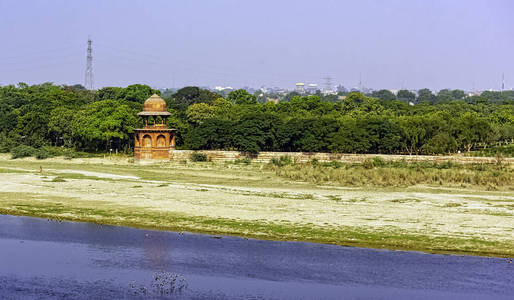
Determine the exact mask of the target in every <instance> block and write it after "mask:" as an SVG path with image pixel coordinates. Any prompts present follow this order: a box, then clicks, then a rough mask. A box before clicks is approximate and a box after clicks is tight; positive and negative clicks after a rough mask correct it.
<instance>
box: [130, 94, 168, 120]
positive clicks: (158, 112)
mask: <svg viewBox="0 0 514 300" xmlns="http://www.w3.org/2000/svg"><path fill="white" fill-rule="evenodd" d="M138 115H139V116H169V115H171V114H170V113H169V112H168V111H167V110H166V102H164V100H163V99H162V98H161V97H159V95H157V94H153V95H152V96H151V97H150V98H148V99H146V101H145V103H144V104H143V111H142V112H140V113H138Z"/></svg>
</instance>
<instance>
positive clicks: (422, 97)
mask: <svg viewBox="0 0 514 300" xmlns="http://www.w3.org/2000/svg"><path fill="white" fill-rule="evenodd" d="M435 99H436V97H435V96H434V94H432V91H431V90H429V89H421V90H419V91H418V98H417V102H418V103H429V104H433V103H434V102H435Z"/></svg>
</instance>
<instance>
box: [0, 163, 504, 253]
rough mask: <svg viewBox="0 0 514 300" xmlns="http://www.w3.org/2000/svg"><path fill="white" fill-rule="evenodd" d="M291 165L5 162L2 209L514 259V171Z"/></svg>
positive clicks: (157, 226)
mask: <svg viewBox="0 0 514 300" xmlns="http://www.w3.org/2000/svg"><path fill="white" fill-rule="evenodd" d="M283 160H284V161H283V162H282V163H280V164H279V165H280V166H277V165H273V164H269V165H264V164H252V163H250V162H249V161H240V162H239V163H238V164H216V163H209V162H204V163H188V162H170V163H163V164H158V165H146V166H145V165H135V164H133V163H129V162H127V159H126V158H124V159H114V158H113V159H112V160H109V159H106V160H104V159H100V158H88V159H74V160H64V159H61V158H52V159H48V160H43V161H41V160H36V159H23V160H11V159H10V158H9V157H8V156H0V181H1V182H2V187H1V189H0V213H5V214H15V215H31V216H39V217H45V218H55V219H66V220H76V221H88V222H98V223H104V224H114V225H126V226H134V227H145V228H155V229H163V230H176V231H195V232H205V233H213V234H233V235H240V236H247V237H256V238H262V239H279V240H303V241H315V242H322V243H334V244H340V245H354V246H365V247H375V248H387V249H404V250H421V251H426V252H439V253H464V254H473V255H492V256H512V255H513V254H514V253H513V250H512V249H514V239H513V236H514V192H513V191H512V186H513V185H512V169H511V166H501V167H499V166H492V165H484V166H481V167H480V166H478V165H475V166H471V165H470V166H460V165H452V166H445V167H443V166H439V167H434V166H432V167H428V166H425V167H423V166H411V167H409V166H405V167H401V166H396V167H394V166H392V165H382V166H375V164H380V162H373V164H374V165H373V166H365V165H348V166H347V165H337V166H336V164H333V163H332V164H333V165H329V164H327V165H323V164H321V163H317V162H311V163H308V164H303V165H294V164H288V163H285V160H286V159H283ZM40 167H41V169H42V172H40V171H41V169H40ZM418 167H419V168H418ZM493 172H498V175H497V176H496V175H493ZM277 174H278V175H279V176H277ZM384 174H385V175H384ZM402 174H403V175H402ZM477 174H479V175H480V176H482V175H484V176H482V177H483V178H489V177H488V176H492V177H494V178H498V180H496V181H493V183H494V186H493V188H491V187H489V185H488V183H486V181H487V180H489V179H483V180H477V181H474V179H473V178H474V177H473V176H475V177H476V176H478V175H477ZM295 176H297V177H295ZM338 176H340V177H338ZM434 176H438V177H437V179H436V178H435V177H434ZM459 176H460V177H459ZM338 178H339V179H338ZM348 178H353V179H352V180H353V181H351V186H348V185H350V181H347V180H348ZM398 178H405V179H403V181H398V180H399V179H398ZM427 178H428V179H427ZM430 178H432V179H430ZM467 178H470V179H469V180H470V181H468V179H467ZM336 179H337V180H336ZM450 180H451V182H450V183H448V182H449V181H450ZM300 181H301V182H300ZM439 182H442V183H443V184H442V185H441V184H440V183H439ZM389 183H394V184H389ZM419 183H423V185H420V184H419ZM411 184H416V185H411ZM361 185H365V186H361ZM385 186H387V187H385Z"/></svg>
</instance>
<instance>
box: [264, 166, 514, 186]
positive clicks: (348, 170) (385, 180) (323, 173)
mask: <svg viewBox="0 0 514 300" xmlns="http://www.w3.org/2000/svg"><path fill="white" fill-rule="evenodd" d="M376 165H379V166H378V167H377V166H376ZM267 168H268V169H269V170H272V171H274V172H275V174H276V175H278V176H280V177H284V178H288V179H291V180H294V181H306V182H313V183H316V184H321V183H333V184H340V185H344V186H379V187H388V186H394V187H406V186H414V185H440V186H461V187H466V186H474V187H480V188H483V189H486V190H496V189H513V188H514V170H513V168H512V167H511V166H510V165H500V166H498V165H495V164H455V163H451V162H447V163H432V162H425V163H405V162H390V163H385V162H381V163H380V164H377V162H376V161H374V160H366V161H364V162H363V163H362V164H341V163H325V164H320V163H314V164H313V163H303V164H274V163H270V164H268V165H267Z"/></svg>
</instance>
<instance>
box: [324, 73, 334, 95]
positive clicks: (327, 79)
mask: <svg viewBox="0 0 514 300" xmlns="http://www.w3.org/2000/svg"><path fill="white" fill-rule="evenodd" d="M323 80H325V91H327V92H328V91H330V90H332V77H330V76H327V77H324V78H323Z"/></svg>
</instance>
